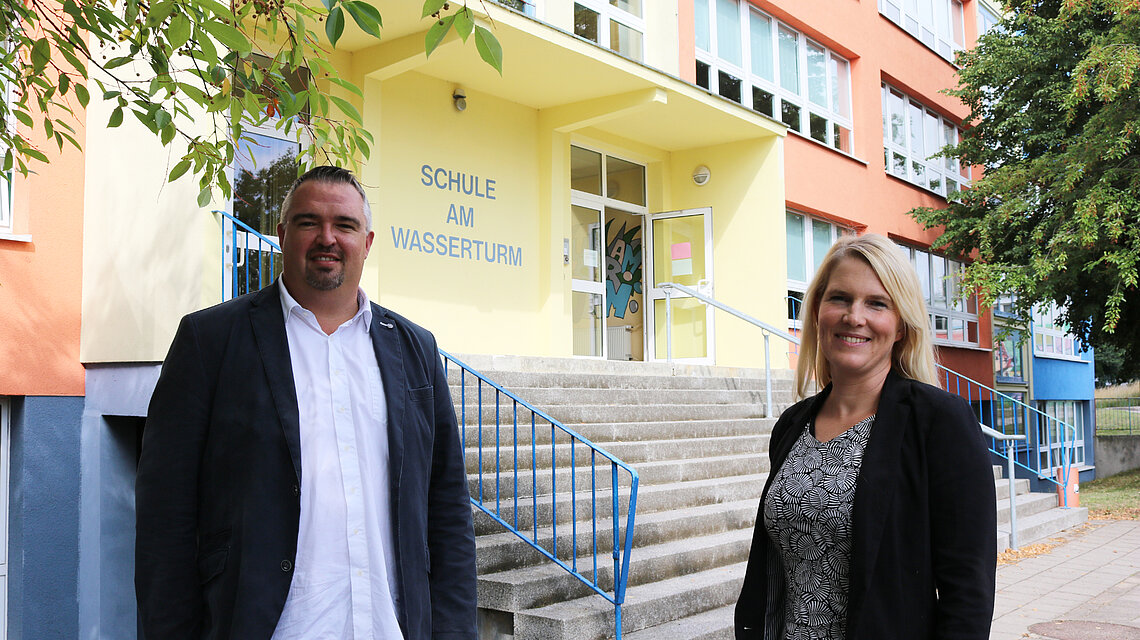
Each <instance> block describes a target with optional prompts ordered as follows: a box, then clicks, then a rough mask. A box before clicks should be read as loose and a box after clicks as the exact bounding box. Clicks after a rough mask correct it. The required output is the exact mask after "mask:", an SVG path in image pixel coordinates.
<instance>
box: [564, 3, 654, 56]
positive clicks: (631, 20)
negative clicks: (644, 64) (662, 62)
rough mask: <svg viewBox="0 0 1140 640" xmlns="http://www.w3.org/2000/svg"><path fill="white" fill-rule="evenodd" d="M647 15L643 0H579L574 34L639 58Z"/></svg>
mask: <svg viewBox="0 0 1140 640" xmlns="http://www.w3.org/2000/svg"><path fill="white" fill-rule="evenodd" d="M644 33H645V19H644V15H643V14H642V0H609V1H608V2H607V1H606V0H578V1H577V2H575V3H574V34H575V35H578V36H581V37H583V38H585V39H587V40H590V41H592V42H596V43H598V44H600V45H601V46H603V47H607V48H609V49H612V50H614V51H616V52H618V53H620V54H622V55H623V56H626V57H628V58H632V59H634V60H637V61H638V62H640V61H641V60H642V58H643V57H644V54H643V49H644V46H643V44H642V39H643V37H644Z"/></svg>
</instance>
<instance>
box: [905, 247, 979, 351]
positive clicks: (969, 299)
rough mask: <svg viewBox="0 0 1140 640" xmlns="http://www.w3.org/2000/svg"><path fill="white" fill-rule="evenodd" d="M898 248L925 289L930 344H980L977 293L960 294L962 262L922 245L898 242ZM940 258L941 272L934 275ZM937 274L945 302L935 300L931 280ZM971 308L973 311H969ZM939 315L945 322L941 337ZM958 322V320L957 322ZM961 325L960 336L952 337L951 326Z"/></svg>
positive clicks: (933, 282) (933, 286) (932, 280)
mask: <svg viewBox="0 0 1140 640" xmlns="http://www.w3.org/2000/svg"><path fill="white" fill-rule="evenodd" d="M898 246H899V248H900V249H901V250H902V251H903V252H904V253H905V254H906V256H907V258H908V259H909V260H910V264H911V265H912V266H913V267H914V269H915V272H916V273H917V274H918V277H919V282H920V283H923V284H924V285H925V286H926V287H927V289H929V290H928V291H924V292H923V294H924V295H925V300H926V311H927V316H928V317H929V318H930V331H931V334H930V335H931V338H932V341H933V342H934V344H937V345H943V346H947V347H980V346H981V314H980V313H978V294H977V293H976V292H973V293H970V294H968V295H960V294H959V292H960V291H961V289H962V286H961V279H960V276H956V274H960V273H961V272H962V267H963V266H965V265H964V263H962V262H960V261H958V260H954V259H952V258H947V257H945V256H940V255H938V254H936V253H931V252H930V251H926V250H924V249H919V248H917V247H912V246H909V245H904V244H900V245H898ZM920 257H921V260H922V262H924V263H925V267H926V269H925V270H926V274H925V278H924V277H923V275H924V274H923V270H922V269H920ZM939 262H941V264H942V275H941V276H939V275H937V271H936V264H938V263H939ZM939 277H941V278H942V280H943V282H945V283H946V285H945V288H944V290H943V291H944V298H943V299H945V301H946V304H945V305H944V306H943V305H938V304H936V303H935V280H936V279H938V278H939ZM971 309H973V311H971ZM939 319H942V320H944V322H945V327H946V329H945V331H944V333H945V337H939V333H940V331H939V329H938V324H939V322H938V321H939ZM958 323H961V324H960V325H958ZM971 324H972V325H973V334H974V339H973V340H970V328H971ZM956 325H958V326H961V335H962V339H956V338H955V337H954V335H955V331H956V330H955V326H956Z"/></svg>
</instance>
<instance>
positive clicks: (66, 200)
mask: <svg viewBox="0 0 1140 640" xmlns="http://www.w3.org/2000/svg"><path fill="white" fill-rule="evenodd" d="M80 116H81V117H82V112H80ZM73 126H75V128H76V133H75V138H76V139H77V140H78V141H79V142H80V144H82V143H83V142H84V140H85V136H84V127H83V123H82V122H75V123H73ZM39 133H40V132H39V131H38V130H36V131H32V132H29V134H28V135H29V137H30V138H32V139H33V141H34V142H36V143H37V145H38V147H39V148H40V149H41V150H43V151H44V153H45V154H47V156H48V158H49V160H50V164H47V165H35V166H33V169H34V170H35V171H36V172H37V173H36V174H35V175H30V176H28V177H27V178H19V177H17V178H16V179H15V183H14V185H13V212H12V229H11V231H10V233H9V234H8V235H15V236H17V237H18V239H15V240H13V239H0V309H3V310H4V311H3V314H2V316H0V317H2V318H3V320H2V321H0V395H25V396H29V395H46V396H81V395H83V393H84V384H83V382H84V369H83V366H82V365H81V364H80V362H79V330H80V306H81V300H82V272H83V186H84V179H83V173H84V160H83V154H82V152H80V151H78V150H76V149H74V148H69V147H66V146H65V147H64V149H63V151H62V152H60V151H59V149H58V147H56V145H55V143H54V142H53V143H48V142H46V141H43V140H42V138H41V139H39V140H36V138H37V137H38V135H37V134H39Z"/></svg>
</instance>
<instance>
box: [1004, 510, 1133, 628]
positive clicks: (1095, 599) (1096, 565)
mask: <svg viewBox="0 0 1140 640" xmlns="http://www.w3.org/2000/svg"><path fill="white" fill-rule="evenodd" d="M1057 537H1058V538H1060V539H1061V540H1062V542H1061V544H1059V545H1058V546H1056V547H1054V548H1053V549H1051V550H1050V551H1049V552H1048V553H1044V554H1041V555H1039V556H1036V557H1033V558H1026V559H1023V560H1020V561H1019V562H1017V563H1015V564H1009V565H1004V566H1000V567H998V570H997V598H996V601H995V603H994V622H993V628H992V631H991V633H990V639H991V640H1021V639H1023V638H1042V639H1045V638H1048V639H1050V640H1140V521H1135V520H1130V521H1112V522H1109V521H1093V522H1091V523H1090V524H1088V525H1084V526H1082V527H1077V528H1074V529H1071V530H1069V531H1067V532H1063V533H1061V534H1060V535H1059V536H1057Z"/></svg>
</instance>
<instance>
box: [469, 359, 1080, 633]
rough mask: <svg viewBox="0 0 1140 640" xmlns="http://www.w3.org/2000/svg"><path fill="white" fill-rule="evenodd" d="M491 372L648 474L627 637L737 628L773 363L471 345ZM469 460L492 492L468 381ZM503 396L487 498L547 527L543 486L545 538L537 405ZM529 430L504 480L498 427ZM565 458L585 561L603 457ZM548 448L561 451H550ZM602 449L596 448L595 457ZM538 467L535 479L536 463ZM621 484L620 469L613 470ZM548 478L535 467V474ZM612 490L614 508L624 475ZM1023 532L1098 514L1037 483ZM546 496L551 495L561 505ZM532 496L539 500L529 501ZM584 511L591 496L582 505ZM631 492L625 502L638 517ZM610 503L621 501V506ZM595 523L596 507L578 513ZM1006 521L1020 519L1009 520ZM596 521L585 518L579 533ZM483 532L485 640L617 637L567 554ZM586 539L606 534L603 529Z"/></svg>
mask: <svg viewBox="0 0 1140 640" xmlns="http://www.w3.org/2000/svg"><path fill="white" fill-rule="evenodd" d="M460 359H461V360H464V361H465V362H467V364H469V365H470V366H472V367H473V368H475V369H476V370H478V371H480V372H482V373H483V374H484V375H486V376H487V377H488V378H490V379H491V380H493V381H495V382H496V383H497V384H499V385H501V386H503V387H504V388H507V389H510V390H511V391H512V392H514V393H516V394H517V395H519V396H520V397H521V398H523V399H525V400H527V401H528V402H530V403H531V404H534V405H536V406H537V407H538V408H540V409H541V410H543V411H545V412H546V413H548V414H549V415H551V416H552V417H554V418H556V419H558V420H561V421H562V422H564V423H565V424H566V425H567V426H568V427H570V428H572V429H574V430H575V431H577V432H579V433H580V434H581V435H582V436H584V437H586V438H588V439H590V440H591V441H592V442H594V443H595V444H597V445H598V446H600V447H602V448H603V449H605V450H607V451H609V452H611V453H612V454H614V455H615V456H617V457H619V458H620V459H621V460H623V461H624V462H626V463H627V464H629V465H630V466H632V467H634V468H635V469H636V470H637V472H638V474H639V476H640V483H641V486H640V490H639V493H638V504H637V520H636V526H635V528H634V531H635V533H634V545H633V551H632V553H631V563H630V572H629V586H628V590H627V595H626V602H625V605H624V606H623V611H622V613H623V625H622V627H623V637H625V638H627V639H629V640H648V639H653V640H670V639H673V638H676V639H685V640H691V639H694V638H709V639H711V638H732V610H733V606H734V605H735V602H736V598H737V596H738V595H739V592H740V584H741V581H742V580H743V575H744V564H745V562H746V561H747V558H748V550H749V545H750V544H751V535H752V527H753V523H754V521H755V517H756V509H757V506H758V504H759V498H760V493H761V490H762V489H763V486H764V481H765V479H766V478H767V471H768V458H767V450H768V438H769V434H770V432H771V429H772V426H773V425H774V424H775V418H774V417H768V416H766V415H765V411H764V403H765V399H766V394H765V381H764V378H763V370H755V369H738V368H724V367H705V366H686V365H675V366H670V365H666V364H660V363H640V362H638V363H628V362H606V361H594V360H565V359H553V358H521V357H511V356H494V357H491V356H466V357H465V356H460ZM449 378H450V380H449V381H450V382H451V384H452V394H453V397H454V399H455V401H456V404H457V405H458V403H459V393H460V391H459V387H458V383H459V375H458V373H457V372H456V371H454V370H453V371H451V372H450V375H449ZM792 397H793V391H792V373H791V372H790V371H775V372H773V404H774V405H775V406H774V407H773V411H772V415H773V416H778V415H779V412H780V411H782V410H783V409H784V408H786V407H787V406H789V405H790V404H791V402H792ZM467 402H468V406H469V410H468V415H467V416H466V419H467V423H468V425H469V426H468V436H467V438H468V442H467V451H466V454H467V463H468V471H469V479H470V483H471V491H472V495H476V494H477V492H478V491H479V480H478V469H479V450H478V447H477V446H476V435H475V434H476V433H477V431H476V430H475V429H474V427H473V426H472V425H475V424H477V423H478V418H477V414H476V411H475V410H474V409H473V408H471V407H472V405H474V404H475V403H476V398H475V397H474V395H473V386H472V385H471V380H470V378H468V384H467ZM493 402H494V398H493V392H489V389H488V388H487V387H484V396H483V409H484V411H483V419H482V423H483V427H482V434H483V439H484V447H483V457H482V469H483V474H482V495H483V499H484V500H485V501H488V502H489V503H490V504H491V505H494V504H495V497H496V493H497V494H498V497H499V506H498V509H499V515H500V517H502V518H504V519H505V520H507V521H513V519H514V517H515V513H514V500H515V496H516V495H517V496H518V499H519V509H518V511H519V513H518V518H519V528H520V529H522V530H523V531H525V532H527V533H528V535H533V534H534V523H533V522H532V520H531V511H530V506H531V504H532V503H531V496H532V495H537V496H540V498H539V499H538V500H537V502H538V505H539V523H538V527H537V536H538V539H539V540H540V541H545V542H546V543H547V548H549V541H550V540H551V539H552V538H553V537H555V533H554V532H553V530H552V527H551V526H550V523H551V522H552V517H551V508H550V498H549V495H550V493H551V484H552V480H551V478H550V473H551V472H550V465H551V464H552V463H551V457H552V456H551V455H550V453H549V450H548V449H545V450H544V449H543V447H542V446H539V447H538V451H539V452H540V454H539V455H538V456H537V457H536V459H535V460H534V461H533V463H532V461H531V460H530V456H529V451H530V441H531V434H530V422H529V420H530V419H529V416H528V417H527V418H526V419H525V422H524V423H523V424H520V429H519V432H518V433H515V432H514V430H513V428H512V427H511V426H510V425H511V412H512V408H511V407H510V404H509V403H508V404H507V405H505V406H503V405H501V414H502V415H501V416H500V425H499V427H497V428H496V426H495V419H494V405H493ZM496 436H497V437H499V439H500V441H501V442H503V443H504V444H507V443H509V442H511V441H515V440H517V441H518V442H519V444H520V445H525V446H524V447H523V451H524V452H526V455H524V456H523V458H524V459H520V460H519V462H518V465H519V467H520V468H521V469H522V470H523V472H522V473H520V474H519V478H520V480H519V484H518V485H517V487H516V484H515V478H514V476H512V475H509V474H507V475H503V473H502V470H505V469H508V468H514V464H515V463H514V461H513V459H511V460H507V459H505V456H502V455H501V456H500V459H499V461H498V462H499V468H500V472H501V473H500V475H499V476H498V479H499V481H498V482H497V483H496V475H495V456H494V453H493V448H490V447H492V446H493V445H492V443H493V442H494V441H495V438H496ZM550 438H551V435H550V430H549V427H546V428H545V429H538V430H537V431H536V434H535V436H534V441H535V442H536V443H538V444H539V445H545V446H546V447H547V448H549V446H550ZM559 448H560V453H559V454H558V455H557V456H555V458H556V461H555V465H556V466H557V468H558V472H557V479H556V480H554V481H553V482H557V484H558V487H559V491H558V493H559V495H560V496H563V497H561V498H560V499H559V500H558V503H557V504H556V505H555V509H556V512H557V518H556V520H557V522H558V529H557V534H556V535H557V539H558V549H559V553H558V555H559V557H560V558H561V559H562V560H563V561H564V562H571V558H570V556H571V555H572V553H570V549H571V536H572V531H571V526H570V521H571V519H572V514H571V509H570V508H569V489H570V483H571V480H570V479H571V477H573V478H574V481H575V482H576V487H575V488H576V489H577V491H578V492H579V494H581V493H582V492H589V491H590V487H591V485H590V481H591V475H592V474H591V470H590V468H589V461H588V460H585V461H583V459H582V457H581V451H582V450H581V449H580V451H579V457H578V459H577V460H576V461H575V462H576V464H575V468H574V473H573V474H571V473H570V472H569V469H570V460H569V454H568V453H564V452H562V451H561V449H562V448H563V445H562V444H560V445H559ZM543 451H545V455H542V453H541V452H543ZM587 455H588V454H587ZM532 466H534V467H535V473H534V475H533V476H532V474H531V471H530V469H531V467H532ZM598 469H599V471H600V474H599V475H600V476H602V477H604V479H605V480H606V482H607V483H608V475H609V467H608V465H600V466H599V468H598ZM532 478H533V479H532ZM999 479H1000V469H997V468H995V483H998V484H997V485H996V486H997V490H998V493H999V495H998V497H999V505H998V512H999V513H998V519H999V532H998V546H999V548H1005V546H1007V544H1008V527H1009V525H1008V521H1009V496H1008V493H1009V491H1008V485H1007V483H1006V482H1005V481H1004V480H1002V481H999ZM605 486H606V489H605V490H603V491H601V492H599V493H598V501H599V503H600V504H603V505H607V508H608V505H609V493H608V484H606V485H605ZM1015 492H1016V494H1017V495H1016V505H1017V510H1018V511H1017V513H1018V532H1019V536H1020V539H1019V543H1020V544H1022V545H1024V544H1028V543H1029V542H1031V541H1032V540H1034V539H1039V538H1042V537H1046V536H1048V535H1050V534H1052V533H1054V532H1056V531H1059V530H1060V529H1062V528H1065V527H1068V526H1072V525H1073V524H1076V523H1077V522H1078V521H1084V519H1086V518H1087V515H1085V512H1084V511H1083V510H1076V509H1072V510H1067V511H1066V512H1064V513H1063V514H1060V515H1058V513H1057V512H1058V511H1059V510H1056V509H1052V510H1051V509H1050V507H1055V506H1056V497H1055V496H1053V495H1045V496H1041V495H1039V494H1029V493H1028V482H1027V481H1019V482H1018V483H1017V485H1016V489H1015ZM542 496H545V506H543V505H544V502H543V498H542ZM524 506H525V508H524ZM579 509H581V507H580V506H579ZM624 510H625V504H624V503H623V504H622V513H623V516H624ZM607 513H608V512H607ZM577 519H578V521H579V522H580V523H581V522H582V521H587V522H588V520H589V512H588V511H587V512H586V513H585V514H584V515H583V514H582V513H579V514H578V518H577ZM1000 523H1005V524H1004V526H1005V531H1004V533H1003V531H1001V528H1002V524H1000ZM585 526H586V525H583V524H579V529H582V528H584V527H585ZM609 527H610V525H609V519H608V518H604V522H600V523H599V527H598V531H599V540H598V549H599V554H598V567H597V571H598V575H599V581H600V583H601V585H602V586H603V587H604V588H607V589H610V588H612V581H613V564H612V560H610V556H609V551H610V549H611V548H612V540H610V539H609V536H610V535H611V533H610V528H609ZM475 529H476V536H477V544H478V555H477V561H478V569H479V606H480V638H481V639H482V640H505V639H509V638H514V639H517V640H533V639H542V640H557V639H560V638H566V639H570V638H573V639H574V640H591V639H595V638H609V637H613V631H614V608H613V605H612V604H610V603H609V602H607V601H606V600H605V599H604V598H602V597H601V596H599V595H597V594H595V593H594V592H593V591H591V590H590V589H589V588H588V587H587V586H585V585H584V584H583V583H581V582H580V581H578V580H577V579H576V578H575V577H573V576H572V575H570V574H569V573H568V572H567V571H565V570H564V569H562V568H561V567H559V566H557V565H555V564H554V563H552V562H551V561H549V560H548V559H546V558H545V557H543V556H542V555H541V554H539V553H538V552H537V551H535V550H534V549H533V548H531V547H530V546H529V545H528V544H527V543H526V542H524V541H522V540H520V539H519V538H518V537H517V536H515V535H514V534H513V533H509V532H504V530H503V528H502V527H501V526H500V525H499V524H498V523H496V522H495V521H494V520H493V519H491V518H489V517H487V516H486V515H485V514H483V513H482V512H481V511H478V510H476V511H475ZM578 539H579V545H582V546H589V542H587V544H585V545H583V540H587V541H589V540H590V537H589V534H587V535H586V537H585V538H582V534H581V531H579V538H578ZM579 551H580V553H579V554H578V555H579V558H578V562H579V563H580V564H579V566H580V567H581V566H585V567H587V571H590V570H592V563H593V560H592V558H591V557H590V556H589V555H587V554H586V553H585V552H583V550H582V548H581V547H580V548H579Z"/></svg>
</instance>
